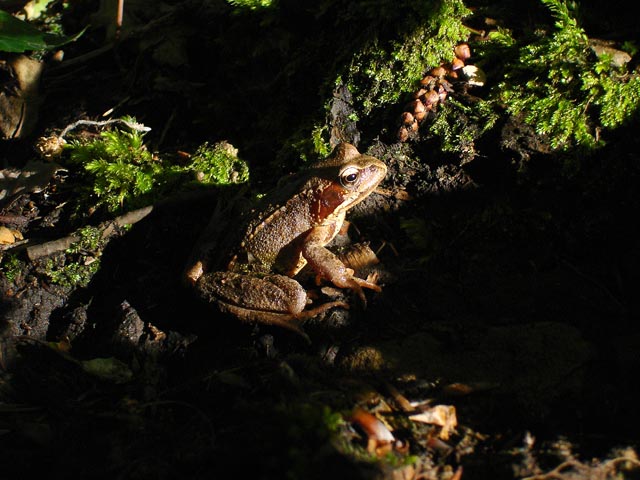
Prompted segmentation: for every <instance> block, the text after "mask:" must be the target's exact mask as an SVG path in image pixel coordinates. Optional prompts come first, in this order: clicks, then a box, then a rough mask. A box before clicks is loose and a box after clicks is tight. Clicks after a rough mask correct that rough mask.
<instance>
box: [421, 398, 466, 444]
mask: <svg viewBox="0 0 640 480" xmlns="http://www.w3.org/2000/svg"><path fill="white" fill-rule="evenodd" d="M409 418H410V419H411V420H413V421H414V422H422V423H429V424H432V425H438V426H440V427H442V430H441V431H440V438H442V439H443V440H447V439H448V438H449V435H450V434H451V432H452V431H453V429H454V428H456V426H457V425H458V419H457V417H456V408H455V407H454V406H452V405H436V406H435V407H432V408H429V409H428V410H425V411H424V412H420V413H416V414H415V415H409Z"/></svg>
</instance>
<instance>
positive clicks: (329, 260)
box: [301, 226, 382, 305]
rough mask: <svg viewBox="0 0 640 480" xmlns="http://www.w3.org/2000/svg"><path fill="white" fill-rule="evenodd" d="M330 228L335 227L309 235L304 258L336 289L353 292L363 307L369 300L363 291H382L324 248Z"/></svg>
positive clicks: (303, 254)
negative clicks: (346, 289)
mask: <svg viewBox="0 0 640 480" xmlns="http://www.w3.org/2000/svg"><path fill="white" fill-rule="evenodd" d="M329 228H333V227H331V226H330V227H316V228H313V229H312V230H311V231H310V232H309V233H308V234H307V237H306V239H305V242H304V244H303V246H302V252H301V253H302V256H303V257H304V258H305V259H306V260H307V262H308V263H309V265H310V266H311V268H313V270H314V271H315V272H316V273H317V274H318V275H319V276H320V277H322V278H324V279H326V280H329V281H330V282H331V283H333V284H334V285H335V286H336V287H339V288H349V289H351V290H353V291H354V292H356V294H357V295H358V297H360V299H361V300H362V303H363V305H366V304H367V300H366V298H365V296H364V292H363V291H362V289H363V288H368V289H371V290H374V291H376V292H380V291H382V289H381V288H380V286H378V285H376V284H375V283H372V282H368V281H367V280H364V279H362V278H358V277H354V276H353V270H351V269H350V268H347V267H346V266H345V264H344V263H342V262H341V261H340V259H339V258H338V257H337V256H336V255H335V254H334V253H332V252H331V251H329V250H328V249H326V248H325V247H324V245H325V244H326V238H327V235H328V234H330V233H329V232H328V230H329Z"/></svg>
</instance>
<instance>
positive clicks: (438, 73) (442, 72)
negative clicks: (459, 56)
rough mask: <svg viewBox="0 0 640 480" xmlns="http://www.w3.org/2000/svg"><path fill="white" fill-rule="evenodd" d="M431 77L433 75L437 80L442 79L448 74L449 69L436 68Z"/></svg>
mask: <svg viewBox="0 0 640 480" xmlns="http://www.w3.org/2000/svg"><path fill="white" fill-rule="evenodd" d="M430 73H431V75H433V76H434V77H437V78H441V77H444V76H445V75H446V74H447V69H446V68H444V67H442V66H440V67H435V68H433V69H432V70H431V72H430Z"/></svg>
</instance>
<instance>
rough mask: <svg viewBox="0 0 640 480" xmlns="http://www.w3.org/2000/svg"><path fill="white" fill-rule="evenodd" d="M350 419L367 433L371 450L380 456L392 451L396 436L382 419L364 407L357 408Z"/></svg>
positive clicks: (368, 448)
mask: <svg viewBox="0 0 640 480" xmlns="http://www.w3.org/2000/svg"><path fill="white" fill-rule="evenodd" d="M349 420H350V421H351V422H352V423H354V424H356V425H357V426H358V427H360V429H361V430H362V431H363V432H364V433H365V434H366V435H367V450H368V451H369V452H372V453H374V452H375V453H376V454H377V455H378V456H380V455H384V454H385V453H388V452H390V451H391V449H392V447H393V442H394V441H395V437H394V436H393V433H391V430H389V428H388V427H387V426H386V425H385V424H384V423H383V422H382V420H380V419H379V418H377V417H376V416H375V415H373V414H371V413H369V412H367V411H366V410H363V409H362V408H356V409H355V410H354V411H353V413H352V414H351V417H349Z"/></svg>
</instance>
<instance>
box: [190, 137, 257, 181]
mask: <svg viewBox="0 0 640 480" xmlns="http://www.w3.org/2000/svg"><path fill="white" fill-rule="evenodd" d="M187 168H188V170H190V171H192V172H196V174H197V176H198V180H199V181H200V183H203V184H206V185H228V184H230V183H244V182H246V181H248V180H249V166H248V165H247V163H246V162H244V161H243V160H241V159H239V158H238V150H237V149H235V148H233V146H231V145H230V144H229V143H227V142H220V143H216V144H215V145H209V144H208V143H206V142H205V143H204V144H202V145H201V146H200V147H198V150H196V153H194V154H193V157H191V163H190V165H189V166H188V167H187Z"/></svg>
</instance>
